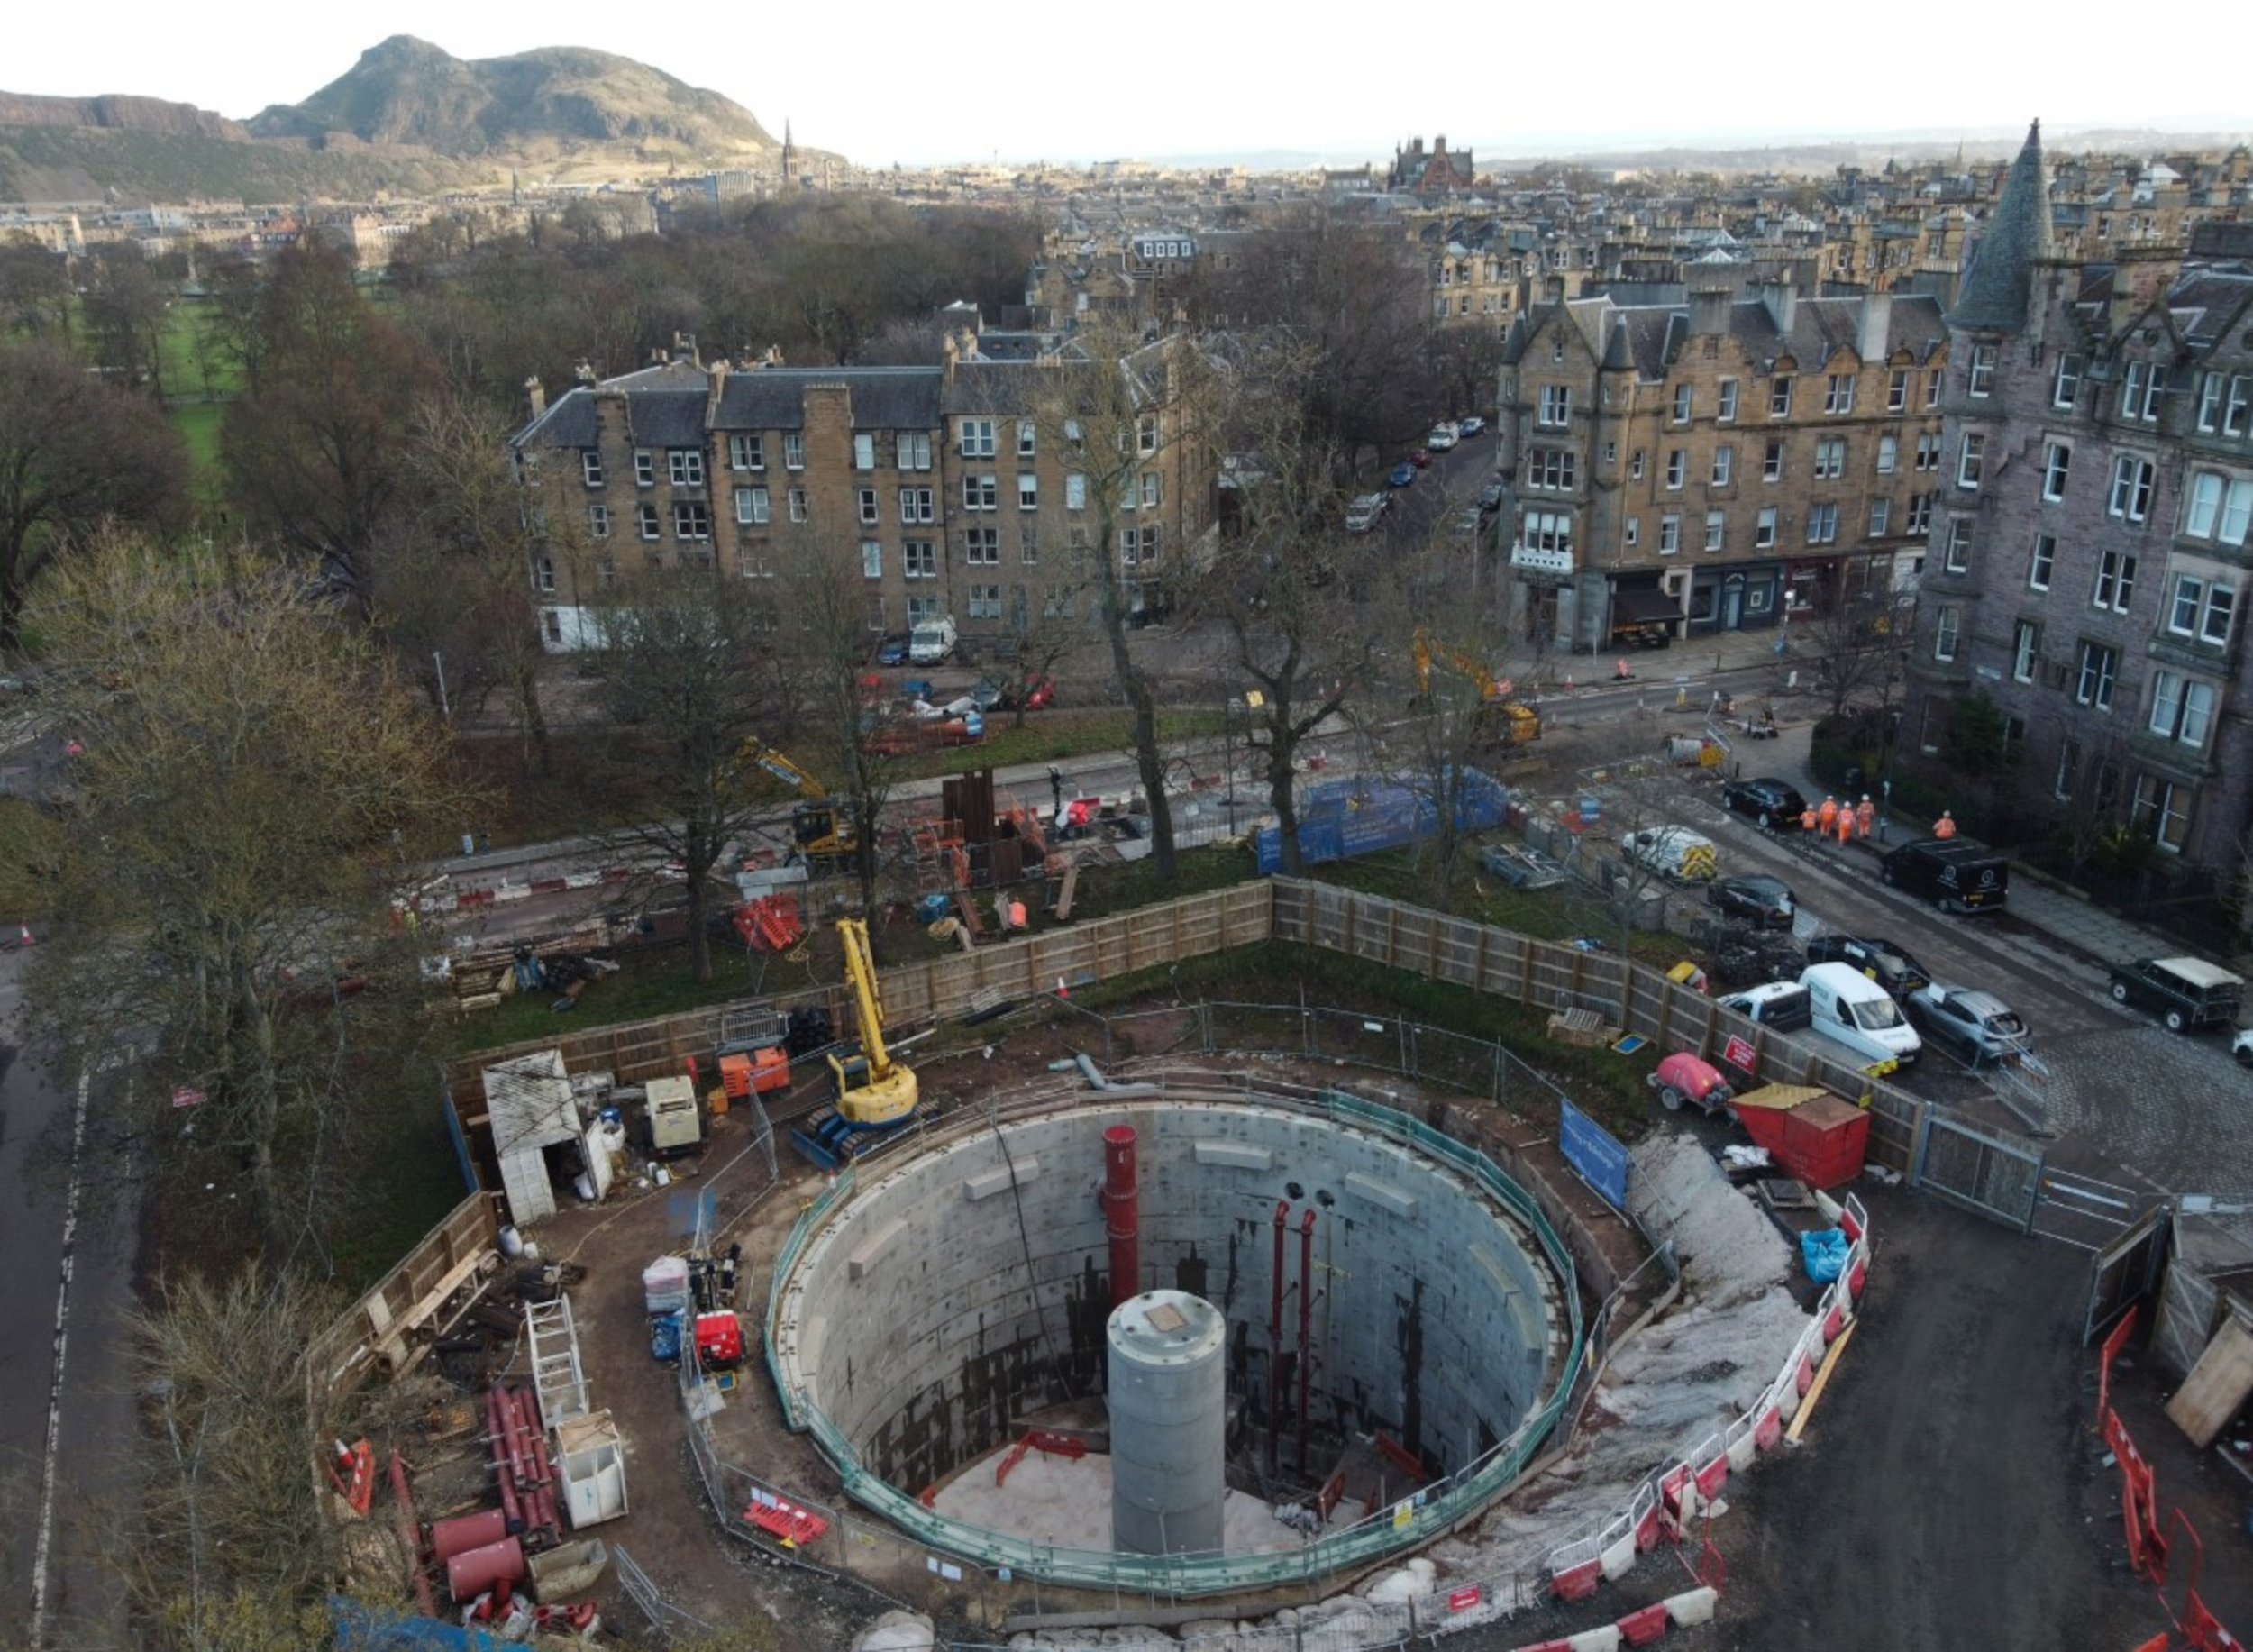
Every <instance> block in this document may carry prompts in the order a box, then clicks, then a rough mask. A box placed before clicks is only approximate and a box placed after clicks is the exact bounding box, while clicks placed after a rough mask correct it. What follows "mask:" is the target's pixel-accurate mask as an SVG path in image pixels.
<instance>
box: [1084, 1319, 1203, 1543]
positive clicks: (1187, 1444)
mask: <svg viewBox="0 0 2253 1652" xmlns="http://www.w3.org/2000/svg"><path fill="white" fill-rule="evenodd" d="M1109 1328H1110V1350H1111V1352H1110V1367H1109V1371H1110V1384H1109V1400H1110V1412H1111V1542H1112V1545H1113V1546H1114V1547H1117V1548H1120V1549H1124V1550H1126V1552H1127V1553H1128V1554H1134V1555H1199V1554H1206V1555H1209V1554H1216V1553H1218V1551H1219V1549H1220V1547H1221V1522H1222V1504H1223V1503H1225V1502H1226V1501H1227V1496H1228V1483H1227V1477H1226V1474H1225V1473H1224V1471H1225V1469H1226V1466H1227V1405H1228V1388H1227V1364H1226V1362H1225V1360H1224V1358H1223V1355H1225V1354H1226V1353H1227V1343H1228V1322H1227V1320H1226V1319H1223V1318H1222V1317H1221V1315H1220V1312H1219V1310H1218V1309H1216V1308H1215V1307H1213V1305H1212V1304H1211V1303H1210V1302H1208V1301H1205V1300H1204V1299H1203V1298H1202V1297H1195V1296H1191V1295H1190V1293H1189V1292H1188V1291H1144V1292H1143V1293H1142V1294H1141V1295H1140V1296H1136V1297H1130V1298H1128V1299H1127V1300H1126V1301H1125V1302H1122V1303H1120V1304H1119V1306H1118V1307H1117V1309H1116V1310H1113V1312H1112V1314H1111V1318H1110V1327H1109Z"/></svg>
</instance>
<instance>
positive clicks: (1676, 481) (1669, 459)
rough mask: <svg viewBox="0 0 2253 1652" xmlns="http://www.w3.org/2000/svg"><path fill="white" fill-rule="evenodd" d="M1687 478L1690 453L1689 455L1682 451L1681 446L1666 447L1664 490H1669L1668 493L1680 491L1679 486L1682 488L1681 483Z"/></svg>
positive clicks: (1688, 475) (1688, 477)
mask: <svg viewBox="0 0 2253 1652" xmlns="http://www.w3.org/2000/svg"><path fill="white" fill-rule="evenodd" d="M1689 479H1690V455H1689V454H1688V453H1687V452H1684V451H1683V449H1681V448H1678V447H1670V448H1668V449H1667V450H1666V490H1667V492H1669V493H1677V492H1680V491H1681V488H1682V485H1683V483H1684V482H1686V481H1688V480H1689Z"/></svg>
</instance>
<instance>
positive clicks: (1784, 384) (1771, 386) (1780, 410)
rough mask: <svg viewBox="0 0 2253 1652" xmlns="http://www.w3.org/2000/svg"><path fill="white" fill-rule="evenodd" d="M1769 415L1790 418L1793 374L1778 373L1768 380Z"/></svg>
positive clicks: (1773, 417) (1774, 417)
mask: <svg viewBox="0 0 2253 1652" xmlns="http://www.w3.org/2000/svg"><path fill="white" fill-rule="evenodd" d="M1768 416H1769V417H1770V418H1772V419H1788V418H1790V417H1791V416H1792V375H1791V374H1789V373H1778V374H1777V375H1776V376H1775V377H1774V379H1770V380H1769V381H1768Z"/></svg>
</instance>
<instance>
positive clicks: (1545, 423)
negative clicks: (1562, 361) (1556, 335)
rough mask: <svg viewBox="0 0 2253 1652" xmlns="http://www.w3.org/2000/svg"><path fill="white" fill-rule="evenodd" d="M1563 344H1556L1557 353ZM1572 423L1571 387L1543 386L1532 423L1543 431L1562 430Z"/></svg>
mask: <svg viewBox="0 0 2253 1652" xmlns="http://www.w3.org/2000/svg"><path fill="white" fill-rule="evenodd" d="M1557 349H1558V351H1563V350H1564V343H1563V342H1561V341H1560V342H1559V343H1558V344H1557ZM1572 422H1573V387H1572V386H1571V385H1569V384H1545V385H1543V386H1542V387H1541V400H1540V404H1539V406H1538V407H1537V410H1536V412H1535V415H1534V423H1535V424H1538V425H1539V426H1540V427H1541V428H1542V429H1544V430H1563V429H1564V428H1565V427H1567V426H1568V425H1570V424H1572Z"/></svg>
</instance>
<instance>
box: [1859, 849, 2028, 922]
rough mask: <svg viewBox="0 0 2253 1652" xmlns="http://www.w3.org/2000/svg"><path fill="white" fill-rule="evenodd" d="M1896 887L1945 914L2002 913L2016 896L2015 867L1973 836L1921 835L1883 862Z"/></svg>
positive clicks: (1885, 876)
mask: <svg viewBox="0 0 2253 1652" xmlns="http://www.w3.org/2000/svg"><path fill="white" fill-rule="evenodd" d="M1877 875H1878V877H1879V878H1880V879H1881V880H1883V881H1884V882H1886V883H1889V884H1892V885H1893V887H1894V888H1896V889H1904V890H1908V891H1909V892H1910V893H1911V894H1912V895H1923V896H1927V897H1929V899H1931V901H1932V903H1933V905H1935V906H1937V907H1938V908H1939V909H1940V910H1941V911H1943V912H1994V911H2000V910H2001V909H2002V905H2003V902H2004V901H2005V900H2007V899H2009V898H2010V892H2011V863H2010V862H2009V861H2008V860H2006V859H2004V858H2003V857H2002V855H2000V854H1998V853H1995V852H1994V851H1993V849H1990V848H1988V847H1987V845H1986V844H1975V843H1974V842H1972V840H1971V839H1969V838H1968V837H1920V838H1919V839H1918V840H1917V841H1916V842H1914V843H1911V844H1902V846H1901V847H1900V848H1898V849H1895V850H1893V852H1892V853H1889V854H1887V855H1885V856H1884V859H1882V860H1880V861H1879V862H1878V863H1877Z"/></svg>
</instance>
